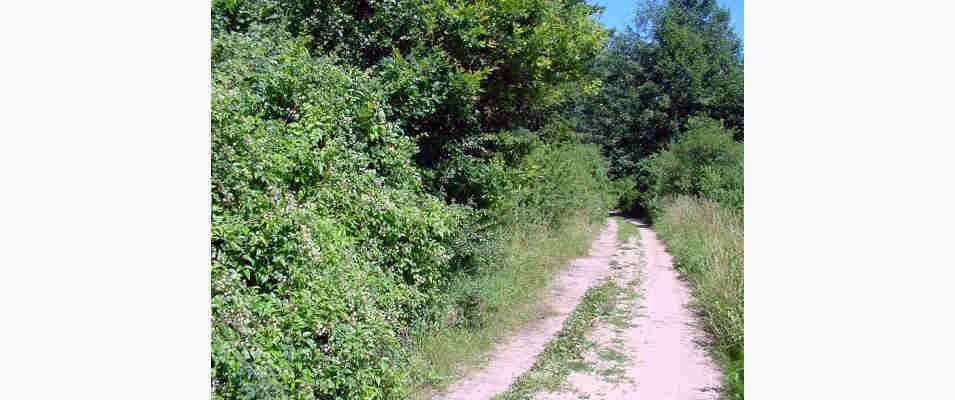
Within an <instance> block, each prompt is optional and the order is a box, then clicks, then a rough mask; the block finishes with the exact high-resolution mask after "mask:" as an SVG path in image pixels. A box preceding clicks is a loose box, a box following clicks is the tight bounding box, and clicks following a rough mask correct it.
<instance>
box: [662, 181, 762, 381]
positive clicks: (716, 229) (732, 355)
mask: <svg viewBox="0 0 955 400" xmlns="http://www.w3.org/2000/svg"><path fill="white" fill-rule="evenodd" d="M654 228H655V229H656V231H657V232H658V233H659V234H660V238H661V239H663V240H664V241H665V242H666V245H667V250H668V251H669V252H670V254H672V255H673V257H674V260H675V262H676V267H677V269H678V270H679V271H680V273H681V275H682V276H683V277H684V278H685V279H686V280H687V281H688V282H689V283H690V285H691V287H692V288H693V292H694V298H695V301H694V307H695V309H696V311H697V312H698V313H699V316H700V322H701V323H702V325H703V329H704V330H705V331H706V332H707V334H709V335H710V339H711V343H710V345H711V350H712V353H713V354H714V356H715V358H716V359H717V361H718V362H720V364H722V367H723V370H724V374H725V375H726V379H725V381H724V385H723V386H724V390H725V393H724V397H726V398H739V399H742V398H743V393H742V389H743V215H742V212H739V211H735V210H730V209H727V208H724V207H721V206H720V205H719V204H717V203H715V202H711V201H708V200H701V199H696V198H691V197H679V198H676V199H671V200H669V201H667V202H666V205H665V206H664V207H663V208H662V210H661V212H660V213H659V215H657V216H656V218H655V223H654Z"/></svg>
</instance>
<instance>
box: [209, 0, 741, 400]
mask: <svg viewBox="0 0 955 400" xmlns="http://www.w3.org/2000/svg"><path fill="white" fill-rule="evenodd" d="M641 10H642V11H641V13H640V14H639V15H638V19H637V24H635V27H636V28H635V29H632V30H631V31H629V32H625V33H619V34H614V35H612V37H611V38H610V42H609V45H608V42H607V39H608V33H607V31H605V30H604V28H603V27H601V26H600V25H599V24H598V23H597V22H596V20H595V19H594V18H593V16H594V13H595V12H597V8H595V7H594V6H591V5H588V4H587V3H586V2H585V1H581V0H502V1H483V0H478V1H469V0H402V1H397V0H339V1H315V0H214V1H213V3H212V10H211V11H212V32H213V37H212V104H211V105H212V115H211V116H212V118H211V119H212V132H211V136H212V171H211V172H212V187H211V197H212V232H211V236H212V238H211V239H212V254H211V263H212V276H211V281H212V282H211V283H212V319H213V321H212V324H213V328H212V381H213V382H212V385H213V395H214V397H215V398H303V399H305V398H319V399H332V398H346V399H352V398H354V399H402V398H408V397H409V396H411V395H413V393H410V391H411V390H412V389H415V388H414V386H415V385H423V386H427V385H432V384H434V383H435V382H440V381H442V380H445V379H446V378H447V376H446V375H447V372H448V370H449V368H444V367H442V368H443V369H441V368H437V369H436V368H431V367H429V366H423V367H421V368H419V369H415V368H418V367H417V366H420V365H421V364H425V363H427V362H428V361H429V360H434V359H435V358H434V354H423V353H422V352H426V351H432V352H437V351H442V350H446V349H448V348H449V347H451V346H454V345H455V343H454V342H453V341H445V342H438V341H435V342H433V343H423V341H422V340H421V338H423V337H441V338H444V337H446V336H447V335H443V336H442V335H438V334H436V333H437V332H452V333H453V334H454V335H462V337H470V336H467V335H472V334H473V335H475V337H477V336H478V335H479V332H484V331H482V329H486V327H487V326H488V325H489V324H491V323H492V322H493V323H495V324H498V323H500V322H502V321H506V320H508V318H510V320H513V321H519V320H520V318H519V317H517V316H515V315H516V314H515V315H512V314H508V312H507V310H509V309H512V308H519V307H516V305H517V304H523V303H529V302H530V301H531V300H532V299H533V296H534V293H536V292H535V291H538V290H540V289H541V288H543V287H544V286H545V284H546V282H547V281H548V278H549V276H550V275H549V274H550V273H552V271H553V270H554V268H556V267H555V266H559V265H560V264H561V263H562V262H563V261H562V259H561V258H560V257H569V256H570V255H572V254H573V253H574V252H575V251H578V250H575V249H576V248H577V247H578V246H576V245H575V244H573V243H568V242H567V240H566V239H567V238H571V237H572V238H575V239H576V240H578V241H583V240H584V239H585V236H587V234H589V232H592V231H593V228H594V227H595V226H597V225H598V224H602V223H603V221H604V220H605V217H606V209H607V206H608V205H609V204H610V201H611V198H616V199H617V201H618V206H619V207H622V208H628V207H634V206H637V205H639V206H640V207H644V208H648V209H651V210H653V212H654V214H659V215H663V213H664V212H665V210H667V208H666V206H667V205H668V204H670V202H669V200H666V199H670V198H672V196H675V195H691V196H699V197H706V198H710V199H713V200H715V201H718V202H719V203H721V204H723V205H724V206H725V207H727V208H728V209H733V210H735V209H740V208H741V207H742V154H743V152H742V144H741V143H740V142H741V141H742V137H743V135H742V132H743V125H742V124H743V123H742V106H743V103H742V60H741V55H740V52H741V50H740V48H741V46H740V43H739V40H738V39H737V38H736V37H735V36H734V34H733V33H732V32H731V31H730V30H729V28H728V25H727V20H728V17H727V14H726V12H725V11H723V10H721V9H720V8H719V7H718V6H716V5H715V2H714V1H710V0H685V1H670V2H667V3H646V5H645V6H644V7H643V8H642V9H641ZM610 177H614V178H617V180H616V181H615V182H611V181H610ZM529 240H540V241H542V242H543V243H545V245H543V246H540V249H537V248H535V246H533V244H528V241H529ZM584 247H585V246H584ZM544 252H547V253H549V254H544ZM515 285H518V286H519V287H517V288H515V287H514V286H515ZM740 307H741V304H740ZM512 317H513V318H512ZM740 321H741V320H740ZM505 325H506V324H505ZM490 337H491V336H486V337H485V338H484V339H485V340H484V342H487V343H489V342H490V339H489V338H490ZM442 340H443V339H442ZM415 346H417V349H415V348H414V347H415ZM422 349H424V350H422ZM429 349H430V350H429ZM415 351H417V352H418V353H415ZM456 360H457V359H452V358H446V359H445V360H444V361H446V362H445V363H444V364H442V365H445V366H447V365H451V364H452V363H453V362H454V361H456ZM433 364H434V363H433ZM409 366H411V367H409ZM442 374H443V375H442ZM439 375H440V376H439Z"/></svg>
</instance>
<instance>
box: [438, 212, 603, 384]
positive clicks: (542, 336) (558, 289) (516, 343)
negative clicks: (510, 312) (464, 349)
mask: <svg viewBox="0 0 955 400" xmlns="http://www.w3.org/2000/svg"><path fill="white" fill-rule="evenodd" d="M616 245H617V222H616V221H614V220H612V219H610V220H608V225H607V227H606V228H604V230H603V231H602V232H601V233H600V236H599V237H598V238H597V239H596V240H594V242H593V243H592V244H591V246H590V255H589V256H588V257H585V258H578V259H576V260H574V261H573V262H572V263H571V265H570V266H569V267H568V268H565V269H564V270H562V271H561V272H560V273H559V275H558V276H557V279H556V280H555V282H554V285H553V286H552V287H551V289H550V292H549V295H548V297H547V299H545V300H544V302H545V305H546V307H547V308H548V309H550V310H551V313H548V316H547V317H545V318H542V319H540V320H537V321H534V322H532V323H530V324H529V325H528V326H526V327H524V328H523V329H522V330H521V331H520V332H519V333H518V334H517V335H516V336H514V337H512V338H511V339H510V340H508V341H507V342H505V343H502V344H501V345H499V346H498V347H497V348H495V349H494V350H493V353H492V355H491V361H490V363H488V365H487V367H485V368H484V369H482V370H479V371H476V372H475V373H472V374H470V375H469V376H466V377H465V378H464V379H462V380H460V381H458V382H456V383H454V384H453V385H451V387H449V388H448V391H447V392H446V393H445V394H444V395H442V396H439V397H437V398H438V399H444V400H464V399H467V400H477V399H482V400H483V399H490V398H491V397H492V396H494V395H496V394H499V393H502V392H504V391H505V390H507V388H508V387H509V386H510V385H511V383H512V382H513V381H514V379H516V378H517V377H518V376H520V375H521V374H523V373H524V372H525V371H527V370H528V369H530V367H531V366H532V365H533V364H534V360H535V359H536V358H537V355H538V354H540V352H541V351H543V349H544V347H545V346H546V345H547V343H548V342H549V341H550V340H551V339H553V338H554V336H555V335H556V334H557V332H558V331H560V328H561V326H562V325H563V323H564V320H565V319H567V316H568V315H569V314H570V313H571V311H573V310H574V308H575V307H576V306H577V303H579V302H580V299H581V298H582V297H583V295H584V293H585V292H586V291H587V289H588V288H590V287H591V286H593V285H594V284H595V283H597V282H598V281H600V280H601V279H603V278H605V277H606V276H607V274H608V273H609V261H610V257H611V256H612V255H613V254H614V251H615V249H616V247H617V246H616Z"/></svg>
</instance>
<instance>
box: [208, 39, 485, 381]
mask: <svg viewBox="0 0 955 400" xmlns="http://www.w3.org/2000/svg"><path fill="white" fill-rule="evenodd" d="M213 71H214V74H213V76H214V80H213V90H212V146H213V149H212V208H213V221H212V240H213V255H212V266H213V267H212V283H213V292H212V310H213V320H214V321H215V323H214V325H213V335H212V347H213V379H214V393H215V395H216V397H223V398H235V397H296V398H315V397H318V398H331V397H335V398H400V393H399V391H398V388H400V383H401V382H402V380H403V379H404V378H402V374H403V373H404V372H403V370H402V368H400V364H399V362H400V347H399V344H400V343H399V335H400V334H401V332H402V330H403V329H406V328H407V326H409V324H410V323H411V322H412V320H413V319H414V318H415V316H416V315H417V314H418V313H419V312H420V311H421V310H422V309H423V308H424V307H425V306H426V305H427V304H428V303H429V300H430V299H431V298H432V297H433V296H435V293H436V290H437V288H438V287H439V286H440V285H441V283H442V282H443V281H444V280H446V279H447V278H448V276H449V273H450V268H449V265H450V262H451V259H452V258H453V257H454V256H455V252H454V247H455V242H456V240H457V239H456V235H459V231H458V230H457V229H458V227H459V226H460V224H461V221H462V220H464V219H466V218H468V217H469V216H470V212H469V211H468V210H466V209H465V208H462V207H458V206H453V205H448V204H446V203H444V202H443V201H442V200H441V199H440V198H437V197H434V196H432V195H430V194H427V193H426V192H424V190H423V186H422V183H421V177H420V174H419V172H418V170H417V169H416V168H415V167H414V166H413V164H412V163H411V162H410V158H411V157H412V155H413V154H414V151H415V149H416V148H415V145H414V142H413V141H412V140H411V139H410V138H408V137H406V136H405V135H403V133H402V132H401V130H400V129H399V128H398V126H397V125H396V124H395V123H392V122H389V121H388V120H387V119H386V117H385V114H386V107H387V106H386V104H387V98H386V96H385V93H383V91H382V90H381V89H380V87H379V86H378V85H376V84H375V82H374V81H373V80H371V79H369V77H368V76H367V75H366V74H364V73H362V72H360V71H357V70H354V69H349V68H344V67H340V66H336V65H334V64H333V63H332V62H330V61H329V60H327V59H322V58H313V57H311V56H309V53H308V51H307V49H306V47H305V43H304V41H302V40H296V39H292V38H291V37H290V36H289V35H287V34H285V33H283V32H281V31H275V30H269V29H252V30H250V31H249V32H248V33H247V34H224V35H222V36H220V37H219V38H218V39H217V40H216V42H215V43H214V48H213Z"/></svg>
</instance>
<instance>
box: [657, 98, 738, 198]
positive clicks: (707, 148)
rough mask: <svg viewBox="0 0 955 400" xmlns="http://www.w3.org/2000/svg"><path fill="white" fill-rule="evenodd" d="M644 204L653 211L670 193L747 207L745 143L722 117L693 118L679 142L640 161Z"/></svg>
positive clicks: (671, 194) (680, 136)
mask: <svg viewBox="0 0 955 400" xmlns="http://www.w3.org/2000/svg"><path fill="white" fill-rule="evenodd" d="M639 167H640V179H639V182H640V186H641V188H642V189H643V192H644V193H646V195H645V196H643V198H642V199H643V202H644V204H643V205H644V206H645V207H647V208H648V209H649V210H650V211H651V213H654V214H655V210H656V209H657V208H659V204H658V203H659V200H660V199H661V198H663V197H666V196H677V195H692V196H701V197H705V198H708V199H711V200H714V201H716V202H719V203H720V204H722V205H724V206H726V207H729V208H734V209H742V208H743V145H742V144H741V143H737V142H735V141H733V133H732V132H731V131H728V130H726V129H725V128H723V126H722V124H721V123H720V122H719V121H716V120H713V119H710V118H705V117H694V118H690V120H689V122H688V127H687V130H686V131H685V132H683V133H681V134H680V135H679V136H677V139H676V142H675V143H672V144H670V145H668V146H667V148H666V149H665V150H663V151H661V152H659V153H657V154H654V155H652V156H650V157H648V158H646V159H644V160H643V161H641V162H640V164H639Z"/></svg>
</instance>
